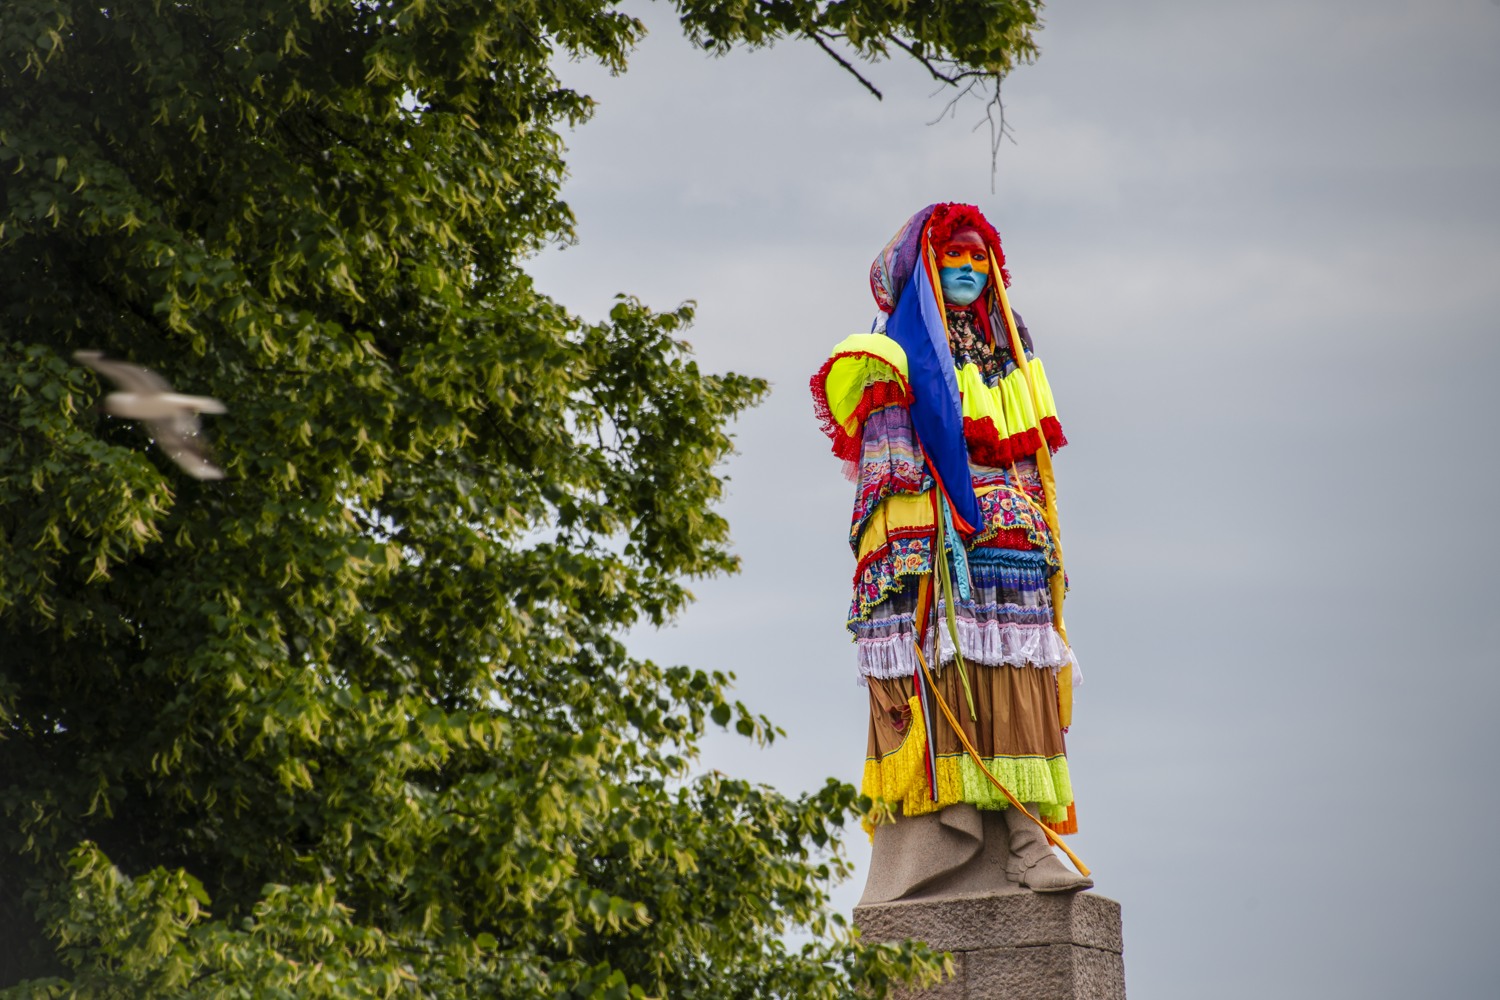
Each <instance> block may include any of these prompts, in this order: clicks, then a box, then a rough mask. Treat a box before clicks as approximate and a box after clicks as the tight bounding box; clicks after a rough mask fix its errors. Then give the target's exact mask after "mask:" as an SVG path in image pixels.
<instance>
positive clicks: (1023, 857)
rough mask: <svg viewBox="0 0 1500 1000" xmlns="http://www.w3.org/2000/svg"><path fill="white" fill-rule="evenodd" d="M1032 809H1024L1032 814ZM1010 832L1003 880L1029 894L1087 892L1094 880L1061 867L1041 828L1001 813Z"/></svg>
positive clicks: (1010, 813) (1017, 815) (1014, 814)
mask: <svg viewBox="0 0 1500 1000" xmlns="http://www.w3.org/2000/svg"><path fill="white" fill-rule="evenodd" d="M1035 808H1036V807H1035V806H1028V809H1031V810H1034V809H1035ZM1003 815H1004V816H1005V825H1006V827H1007V828H1008V829H1009V830H1010V858H1009V860H1007V861H1006V863H1005V877H1006V878H1007V879H1009V880H1010V881H1012V882H1015V883H1017V884H1019V885H1022V886H1024V887H1025V888H1027V889H1030V890H1031V891H1032V892H1077V891H1078V890H1079V889H1089V888H1092V887H1093V885H1094V880H1093V879H1091V878H1089V877H1088V876H1087V875H1080V874H1078V873H1077V872H1075V871H1073V870H1072V869H1071V868H1069V867H1068V866H1067V865H1065V864H1063V863H1062V861H1061V860H1060V859H1059V858H1058V856H1057V855H1056V854H1053V853H1052V845H1051V844H1049V843H1048V842H1047V835H1046V834H1045V833H1043V832H1042V828H1041V827H1039V826H1037V825H1036V824H1035V823H1033V822H1032V821H1031V820H1030V819H1029V818H1027V817H1026V816H1024V815H1022V814H1021V811H1020V810H1019V809H1006V810H1005V811H1004V814H1003Z"/></svg>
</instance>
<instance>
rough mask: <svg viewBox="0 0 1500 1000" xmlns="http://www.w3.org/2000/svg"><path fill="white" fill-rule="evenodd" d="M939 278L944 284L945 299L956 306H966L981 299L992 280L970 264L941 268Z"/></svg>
mask: <svg viewBox="0 0 1500 1000" xmlns="http://www.w3.org/2000/svg"><path fill="white" fill-rule="evenodd" d="M938 278H939V279H940V280H941V281H942V283H943V298H945V299H947V300H948V301H949V302H952V303H953V304H954V305H956V306H966V305H968V304H969V303H971V302H973V301H974V300H975V299H977V298H979V295H980V293H981V292H983V291H984V286H985V285H987V284H988V283H989V280H990V276H989V275H988V274H980V273H979V272H978V271H976V270H974V268H973V266H972V265H969V264H965V265H963V266H962V267H944V268H939V269H938Z"/></svg>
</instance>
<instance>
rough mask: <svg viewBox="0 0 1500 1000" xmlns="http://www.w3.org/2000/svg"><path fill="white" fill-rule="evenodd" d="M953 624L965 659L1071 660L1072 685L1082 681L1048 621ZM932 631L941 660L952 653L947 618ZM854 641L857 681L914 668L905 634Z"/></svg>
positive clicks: (1048, 663)
mask: <svg viewBox="0 0 1500 1000" xmlns="http://www.w3.org/2000/svg"><path fill="white" fill-rule="evenodd" d="M957 625H958V640H959V642H960V643H962V644H963V651H964V662H966V663H980V664H985V665H988V666H996V667H998V666H1010V667H1045V668H1048V669H1056V668H1058V667H1062V666H1066V665H1068V664H1072V665H1073V685H1074V687H1077V686H1078V685H1079V684H1080V683H1082V681H1083V676H1082V673H1081V672H1080V671H1079V669H1078V660H1077V658H1076V657H1074V655H1073V651H1072V650H1071V649H1069V648H1068V645H1067V643H1065V642H1063V641H1062V636H1060V635H1058V634H1057V630H1056V629H1054V628H1053V627H1052V626H1051V625H1017V624H1015V623H1014V622H976V621H972V620H964V619H962V618H960V619H959V620H958V622H957ZM936 631H937V633H938V638H939V640H940V641H941V643H942V652H941V654H940V656H939V659H938V662H939V663H947V662H949V661H951V660H952V659H953V639H952V637H951V636H950V635H949V634H948V626H947V623H946V622H940V623H938V625H937V628H936ZM856 647H857V651H856V659H857V663H858V666H859V683H860V685H861V686H864V685H865V683H866V682H865V678H866V677H882V678H897V677H910V676H911V675H912V673H913V672H914V671H915V670H916V669H917V654H916V649H915V647H914V646H913V643H912V639H911V636H910V635H893V636H890V637H889V638H885V639H861V640H859V641H858V642H857V643H856Z"/></svg>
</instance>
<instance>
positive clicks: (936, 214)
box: [870, 203, 1031, 535]
mask: <svg viewBox="0 0 1500 1000" xmlns="http://www.w3.org/2000/svg"><path fill="white" fill-rule="evenodd" d="M962 228H972V229H975V230H977V231H978V232H979V234H980V235H981V236H982V237H983V238H984V241H985V244H986V245H987V246H988V247H989V250H990V257H991V259H992V261H993V267H994V268H995V270H996V271H997V273H998V274H999V275H1000V277H1001V280H1003V281H1004V282H1005V284H1006V286H1007V287H1009V285H1010V273H1009V272H1008V271H1007V270H1006V269H1005V252H1004V249H1003V248H1002V247H1001V246H1000V237H999V235H998V234H997V233H996V232H995V228H994V227H993V226H991V225H990V224H989V221H988V220H986V219H985V217H984V215H983V214H982V213H981V212H980V211H979V209H977V208H975V207H974V206H973V205H961V204H953V203H943V204H937V205H928V206H927V207H926V208H924V209H922V210H921V211H920V212H918V213H917V214H916V215H913V216H912V217H911V218H910V219H907V220H906V224H905V225H903V226H902V227H901V228H900V229H899V230H897V232H896V235H895V236H894V237H892V239H891V241H890V242H889V243H887V244H886V245H885V249H883V250H881V251H880V254H879V255H878V256H877V257H876V258H875V263H874V264H872V265H871V267H870V292H871V294H873V295H874V296H875V303H876V304H877V305H878V306H880V309H881V311H882V312H884V313H886V314H888V315H887V319H886V324H885V333H886V336H888V337H890V338H891V339H893V340H895V341H896V342H897V343H898V344H900V345H901V347H902V349H903V350H905V352H906V359H907V365H908V367H909V369H910V372H909V377H910V381H911V387H912V396H913V400H912V404H911V415H912V424H913V426H914V427H915V429H916V432H917V439H918V441H919V442H920V444H921V446H922V452H923V455H924V456H925V457H926V459H927V468H928V471H930V472H931V473H932V476H933V478H934V479H935V480H937V484H938V488H939V489H940V490H941V491H942V493H943V495H944V496H945V497H946V498H947V500H948V504H949V507H950V508H951V510H952V512H953V519H954V523H955V525H956V526H957V528H958V530H959V531H960V532H962V533H963V534H965V535H970V534H973V533H974V532H975V531H977V530H979V528H980V526H981V519H980V515H979V501H978V499H977V498H976V497H975V495H974V484H973V481H972V479H971V478H970V476H969V452H968V446H967V445H966V444H965V443H964V422H963V409H962V406H961V402H960V399H959V394H958V380H957V379H956V378H955V376H954V373H953V355H952V353H951V351H950V350H949V347H948V332H947V326H946V325H945V324H944V321H943V309H944V305H943V295H942V291H941V290H940V286H939V285H937V284H935V282H936V281H937V274H936V270H935V269H936V267H937V263H936V251H937V250H939V249H941V248H942V247H943V246H944V245H945V244H946V243H947V242H948V240H949V239H950V238H951V237H952V235H953V233H954V232H955V231H956V230H958V229H962ZM980 303H982V304H983V305H982V308H984V309H986V310H987V315H986V318H988V319H989V321H990V322H989V329H991V330H1004V329H1005V319H1004V317H1003V316H1001V315H1000V307H999V302H998V299H997V297H996V296H995V294H994V290H993V289H986V290H985V294H984V296H983V297H982V298H981V299H980V300H979V303H976V305H979V304H980ZM1023 346H1024V349H1026V350H1028V351H1029V350H1030V349H1031V344H1030V341H1029V338H1027V339H1025V340H1023Z"/></svg>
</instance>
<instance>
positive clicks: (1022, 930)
mask: <svg viewBox="0 0 1500 1000" xmlns="http://www.w3.org/2000/svg"><path fill="white" fill-rule="evenodd" d="M854 922H855V923H856V924H857V925H858V926H859V928H860V930H861V932H863V934H864V936H865V937H866V938H868V939H870V940H873V941H901V940H905V939H907V938H916V939H917V940H919V941H926V942H927V943H928V944H929V945H931V946H932V947H933V948H936V949H938V950H939V951H948V952H952V953H953V961H954V966H955V975H954V977H953V978H952V979H950V980H948V981H947V982H945V983H943V984H942V985H941V986H937V987H934V988H933V989H930V990H925V991H922V992H906V993H897V994H893V995H894V996H900V997H902V998H903V1000H1125V963H1124V959H1123V958H1122V957H1121V955H1122V952H1123V951H1124V944H1123V939H1122V937H1121V933H1120V904H1119V903H1116V902H1115V901H1114V900H1112V899H1105V898H1104V897H1103V896H1095V895H1093V894H1092V893H1088V892H1077V893H1057V894H1042V893H1032V892H1023V893H1007V894H1002V895H973V896H959V897H951V898H948V899H929V900H913V901H902V902H895V903H873V904H868V905H864V906H859V907H856V908H855V910H854Z"/></svg>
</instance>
